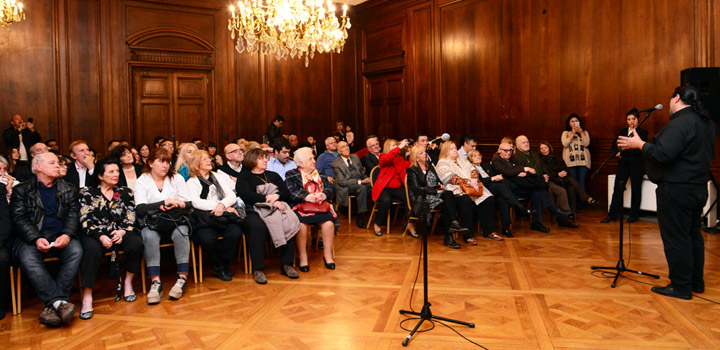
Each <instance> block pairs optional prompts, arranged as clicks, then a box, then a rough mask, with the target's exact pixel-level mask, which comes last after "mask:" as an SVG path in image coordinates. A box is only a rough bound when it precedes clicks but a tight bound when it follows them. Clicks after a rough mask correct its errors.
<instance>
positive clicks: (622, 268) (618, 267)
mask: <svg viewBox="0 0 720 350" xmlns="http://www.w3.org/2000/svg"><path fill="white" fill-rule="evenodd" d="M590 268H591V269H593V270H615V278H614V279H613V282H612V284H610V287H612V288H615V285H617V280H618V278H619V277H620V275H622V273H623V272H630V273H634V274H637V275H641V276H648V277H652V278H654V279H659V278H660V276H658V275H653V274H651V273H645V272H642V271H635V270H630V269H628V268H626V267H625V261H623V259H620V260H618V262H617V265H615V267H610V266H590ZM606 272H609V271H606Z"/></svg>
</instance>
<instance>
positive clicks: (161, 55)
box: [130, 49, 212, 65]
mask: <svg viewBox="0 0 720 350" xmlns="http://www.w3.org/2000/svg"><path fill="white" fill-rule="evenodd" d="M130 53H131V60H132V61H143V62H160V63H177V64H197V65H212V62H211V60H210V55H208V54H193V53H183V52H168V51H159V50H158V51H156V50H143V49H135V50H131V51H130Z"/></svg>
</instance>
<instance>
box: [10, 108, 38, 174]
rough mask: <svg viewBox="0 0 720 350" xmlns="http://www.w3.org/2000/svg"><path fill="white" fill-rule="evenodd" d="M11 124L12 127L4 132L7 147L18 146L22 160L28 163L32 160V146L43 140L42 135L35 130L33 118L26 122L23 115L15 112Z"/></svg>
mask: <svg viewBox="0 0 720 350" xmlns="http://www.w3.org/2000/svg"><path fill="white" fill-rule="evenodd" d="M10 125H11V127H9V128H7V129H6V130H5V131H4V132H3V140H5V147H7V148H8V150H10V149H11V148H17V149H18V151H19V152H20V161H21V162H26V163H27V162H28V161H29V160H30V157H29V153H30V147H31V146H32V145H34V144H36V143H38V142H40V141H42V137H40V134H39V133H38V132H37V131H36V130H35V124H33V118H29V119H28V121H27V122H25V121H24V120H23V117H22V116H21V115H19V114H15V115H14V116H12V118H11V119H10Z"/></svg>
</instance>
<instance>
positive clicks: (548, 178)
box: [543, 174, 550, 183]
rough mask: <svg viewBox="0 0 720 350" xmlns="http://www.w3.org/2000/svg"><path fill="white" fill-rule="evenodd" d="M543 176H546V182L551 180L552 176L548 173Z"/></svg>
mask: <svg viewBox="0 0 720 350" xmlns="http://www.w3.org/2000/svg"><path fill="white" fill-rule="evenodd" d="M543 178H545V182H546V183H547V182H548V181H550V176H548V174H543Z"/></svg>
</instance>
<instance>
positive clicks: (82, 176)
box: [65, 140, 97, 190]
mask: <svg viewBox="0 0 720 350" xmlns="http://www.w3.org/2000/svg"><path fill="white" fill-rule="evenodd" d="M70 158H72V159H73V163H72V164H68V172H67V175H65V181H67V182H69V183H71V184H73V185H75V188H77V189H78V190H80V189H81V188H83V187H88V186H96V185H97V181H95V180H96V179H97V177H96V176H92V175H93V173H94V172H95V157H93V156H92V154H91V153H90V148H89V147H88V145H87V142H85V141H84V140H77V141H73V143H71V144H70Z"/></svg>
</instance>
